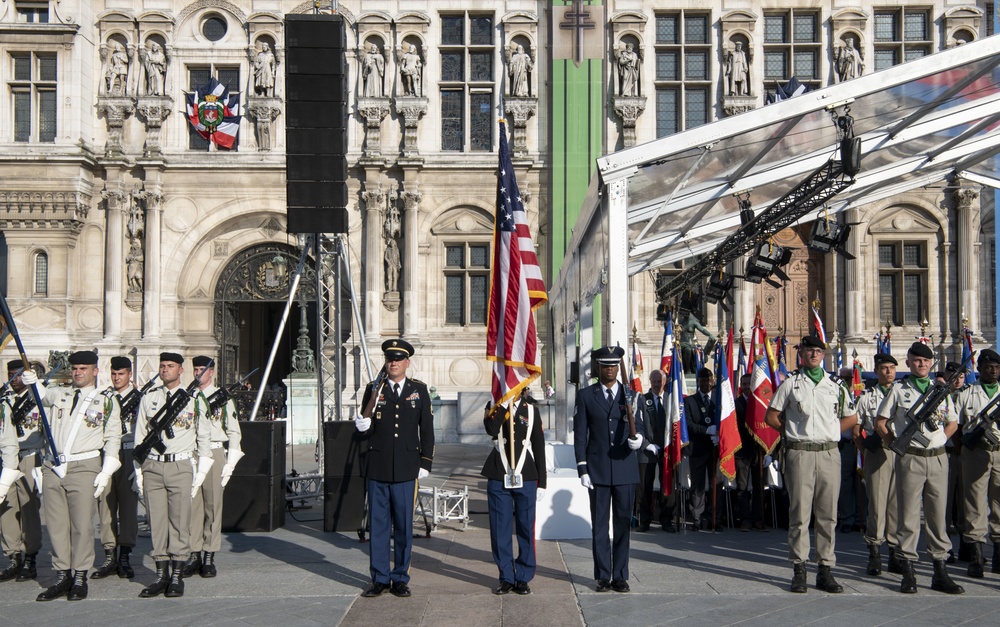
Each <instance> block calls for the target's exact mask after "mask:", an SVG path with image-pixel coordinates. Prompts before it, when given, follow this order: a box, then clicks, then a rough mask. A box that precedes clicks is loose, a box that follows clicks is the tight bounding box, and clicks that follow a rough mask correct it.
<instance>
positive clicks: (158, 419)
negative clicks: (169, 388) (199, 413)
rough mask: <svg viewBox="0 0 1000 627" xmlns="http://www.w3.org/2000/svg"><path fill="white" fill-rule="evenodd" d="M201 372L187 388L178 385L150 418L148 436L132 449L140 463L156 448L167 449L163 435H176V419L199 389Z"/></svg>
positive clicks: (133, 454)
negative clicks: (168, 398)
mask: <svg viewBox="0 0 1000 627" xmlns="http://www.w3.org/2000/svg"><path fill="white" fill-rule="evenodd" d="M207 369H208V368H206V369H205V370H207ZM204 372H205V371H204V370H202V373H201V374H204ZM201 374H199V375H198V376H197V377H195V378H194V381H192V382H191V385H189V386H187V387H186V388H182V387H180V386H178V387H177V389H176V390H175V391H174V392H173V393H172V394H170V400H168V401H167V402H166V403H165V404H164V405H163V407H161V408H160V410H159V411H158V412H156V415H155V416H153V417H152V419H150V421H149V431H147V432H146V437H144V438H143V439H142V442H140V443H139V444H136V446H135V449H134V450H133V451H132V457H133V458H134V459H135V461H137V462H139V463H140V464H141V463H143V462H144V461H146V458H147V457H149V454H150V453H152V452H153V450H154V449H155V450H156V452H157V453H160V454H161V455H162V454H163V452H164V451H166V450H167V445H166V444H165V443H164V442H163V437H164V436H166V437H167V438H168V439H172V438H173V437H174V429H173V425H174V421H175V420H176V419H177V416H179V415H180V413H181V411H183V410H184V408H185V407H186V406H187V404H188V401H189V400H191V397H192V396H194V394H195V392H197V391H198V387H199V386H200V385H201Z"/></svg>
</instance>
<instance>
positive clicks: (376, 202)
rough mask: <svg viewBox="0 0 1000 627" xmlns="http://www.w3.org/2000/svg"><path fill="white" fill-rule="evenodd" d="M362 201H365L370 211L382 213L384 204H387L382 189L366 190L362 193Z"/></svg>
mask: <svg viewBox="0 0 1000 627" xmlns="http://www.w3.org/2000/svg"><path fill="white" fill-rule="evenodd" d="M361 200H363V201H364V203H365V207H366V208H367V209H368V211H381V210H382V203H384V202H385V193H383V192H382V188H376V189H371V190H365V191H363V192H361Z"/></svg>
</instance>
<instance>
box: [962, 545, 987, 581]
mask: <svg viewBox="0 0 1000 627" xmlns="http://www.w3.org/2000/svg"><path fill="white" fill-rule="evenodd" d="M971 544H972V550H971V551H970V555H969V570H968V571H967V573H968V575H969V576H970V577H973V578H975V579H982V578H983V577H985V576H986V575H985V574H984V573H983V543H982V542H972V543H971Z"/></svg>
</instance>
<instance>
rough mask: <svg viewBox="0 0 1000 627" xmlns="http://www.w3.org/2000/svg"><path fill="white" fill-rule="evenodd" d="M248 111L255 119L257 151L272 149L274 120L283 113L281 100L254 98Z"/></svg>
mask: <svg viewBox="0 0 1000 627" xmlns="http://www.w3.org/2000/svg"><path fill="white" fill-rule="evenodd" d="M247 113H249V114H250V117H251V118H253V121H254V130H255V131H256V135H257V151H258V152H268V151H270V150H271V148H273V146H274V144H273V142H274V120H275V119H276V118H277V117H278V115H279V114H280V113H281V100H280V99H278V98H253V99H251V100H250V102H249V104H248V105H247Z"/></svg>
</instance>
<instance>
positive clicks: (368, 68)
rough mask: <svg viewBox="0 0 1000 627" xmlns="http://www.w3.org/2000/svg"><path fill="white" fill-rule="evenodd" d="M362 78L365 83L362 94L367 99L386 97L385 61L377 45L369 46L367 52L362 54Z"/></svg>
mask: <svg viewBox="0 0 1000 627" xmlns="http://www.w3.org/2000/svg"><path fill="white" fill-rule="evenodd" d="M361 78H362V80H363V81H364V91H362V93H363V94H364V97H365V98H382V97H383V96H385V59H383V58H382V53H381V52H379V49H378V46H376V45H375V44H369V47H368V50H367V52H364V53H362V57H361Z"/></svg>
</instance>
